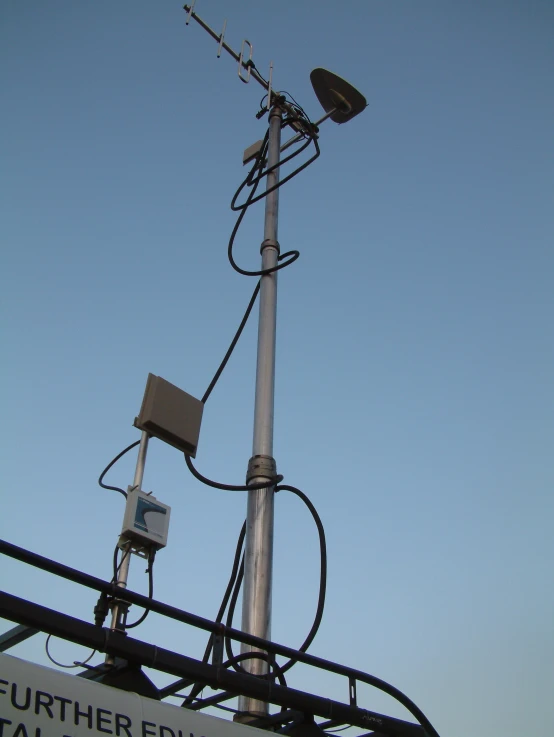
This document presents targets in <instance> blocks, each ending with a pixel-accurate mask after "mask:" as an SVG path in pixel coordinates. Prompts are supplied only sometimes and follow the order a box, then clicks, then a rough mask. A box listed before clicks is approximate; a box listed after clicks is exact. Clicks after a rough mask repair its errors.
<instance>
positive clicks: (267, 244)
mask: <svg viewBox="0 0 554 737" xmlns="http://www.w3.org/2000/svg"><path fill="white" fill-rule="evenodd" d="M266 248H274V249H275V250H276V251H277V255H279V254H280V253H281V246H280V245H279V241H278V240H276V239H275V238H266V239H265V241H262V245H261V246H260V253H263V252H264V251H265V249H266Z"/></svg>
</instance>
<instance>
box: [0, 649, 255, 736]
mask: <svg viewBox="0 0 554 737" xmlns="http://www.w3.org/2000/svg"><path fill="white" fill-rule="evenodd" d="M262 734H264V735H266V737H267V732H265V731H263V730H260V729H255V728H254V727H247V726H245V725H242V724H235V723H234V722H230V721H226V720H224V719H218V718H217V717H212V716H208V715H206V714H199V713H197V712H194V711H189V710H188V709H183V708H181V707H179V706H173V705H172V704H165V703H163V702H161V701H154V700H153V699H147V698H144V697H143V696H139V695H138V694H136V693H130V692H128V691H122V690H120V689H117V688H112V687H111V686H104V685H102V684H101V683H94V682H92V681H89V680H87V679H86V678H78V677H76V676H70V675H67V674H65V673H60V672H59V671H57V670H53V669H52V668H45V667H44V666H42V665H35V664H34V663H29V662H27V661H25V660H20V659H19V658H14V657H13V656H11V655H6V654H3V653H0V737H105V735H112V737H256V735H262Z"/></svg>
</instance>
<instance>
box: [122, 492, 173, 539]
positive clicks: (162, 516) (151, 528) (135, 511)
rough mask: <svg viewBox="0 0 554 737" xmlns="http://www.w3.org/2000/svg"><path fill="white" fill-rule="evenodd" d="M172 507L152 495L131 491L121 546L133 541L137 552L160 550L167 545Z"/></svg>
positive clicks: (124, 518) (126, 507)
mask: <svg viewBox="0 0 554 737" xmlns="http://www.w3.org/2000/svg"><path fill="white" fill-rule="evenodd" d="M170 514H171V507H168V506H167V504H162V503H161V502H159V501H158V500H157V499H156V497H155V496H152V494H146V493H145V492H144V491H139V490H138V489H137V490H135V491H131V490H129V493H128V494H127V504H126V506H125V516H124V517H123V528H122V530H121V538H120V546H121V543H122V542H123V541H131V544H132V547H133V548H135V549H136V550H141V549H142V550H152V549H154V550H159V549H160V548H165V546H166V545H167V532H168V529H169V516H170Z"/></svg>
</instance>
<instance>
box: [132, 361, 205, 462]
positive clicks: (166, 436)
mask: <svg viewBox="0 0 554 737" xmlns="http://www.w3.org/2000/svg"><path fill="white" fill-rule="evenodd" d="M203 411H204V405H203V404H202V402H201V401H200V400H199V399H195V397H192V396H191V395H190V394H187V393H186V392H184V391H183V390H182V389H179V387H177V386H174V384H170V383H169V381H166V380H165V379H162V378H161V377H160V376H154V374H148V381H147V382H146V389H145V392H144V398H143V400H142V407H141V408H140V413H139V416H138V417H137V418H136V419H135V427H138V428H139V429H140V430H145V431H146V432H147V433H148V434H149V435H153V436H154V437H156V438H159V439H160V440H163V441H164V442H165V443H168V444H169V445H173V447H174V448H178V449H179V450H182V451H183V453H186V455H189V456H192V457H193V458H194V457H195V456H196V448H197V446H198V437H199V435H200V423H201V422H202V412H203Z"/></svg>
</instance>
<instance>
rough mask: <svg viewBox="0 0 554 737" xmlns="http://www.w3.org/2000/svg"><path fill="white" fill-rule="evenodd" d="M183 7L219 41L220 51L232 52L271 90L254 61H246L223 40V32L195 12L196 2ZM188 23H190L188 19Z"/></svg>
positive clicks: (240, 62) (235, 57) (253, 75)
mask: <svg viewBox="0 0 554 737" xmlns="http://www.w3.org/2000/svg"><path fill="white" fill-rule="evenodd" d="M183 7H184V10H186V11H187V13H188V14H189V15H188V17H190V18H194V20H195V21H196V22H197V23H198V25H199V26H201V28H203V29H204V30H205V31H207V32H208V33H209V34H210V36H211V37H212V38H213V39H214V40H215V41H217V43H218V44H219V50H220V51H221V49H225V51H227V53H229V54H231V56H232V57H233V59H234V60H235V61H238V62H239V64H241V66H242V67H244V69H246V70H250V74H251V76H252V77H253V78H254V79H255V80H256V82H259V83H260V84H261V85H262V87H263V88H264V90H265V91H266V92H268V91H269V84H268V82H266V81H265V79H264V78H263V77H261V76H260V75H259V74H258V72H257V71H256V67H255V66H254V63H253V62H250V63H249V61H250V60H247V61H244V60H243V58H242V54H237V52H236V51H233V49H232V48H231V47H230V46H229V45H228V44H226V43H225V41H224V40H223V33H221V34H219V35H218V34H217V33H216V32H215V31H214V30H213V29H212V28H210V26H209V25H208V24H207V23H206V22H205V21H203V20H202V18H201V17H200V16H199V15H197V14H196V13H195V12H194V10H193V7H194V3H193V4H192V5H185V6H183ZM187 23H188V20H187ZM218 56H219V53H218Z"/></svg>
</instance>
